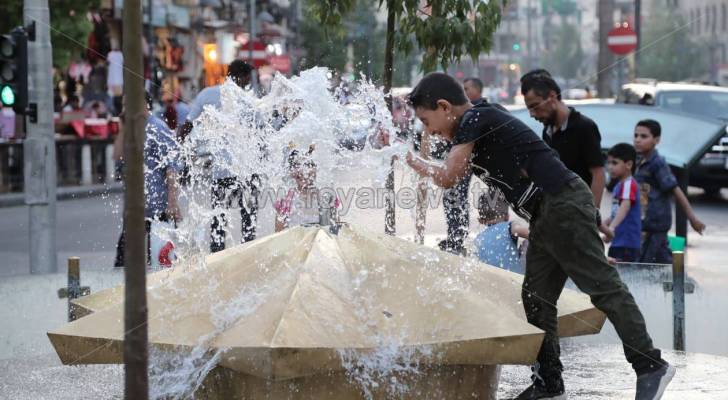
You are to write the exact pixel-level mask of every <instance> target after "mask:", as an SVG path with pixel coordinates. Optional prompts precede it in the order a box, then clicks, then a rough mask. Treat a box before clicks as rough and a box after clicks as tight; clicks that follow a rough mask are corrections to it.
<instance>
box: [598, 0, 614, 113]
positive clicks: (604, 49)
mask: <svg viewBox="0 0 728 400" xmlns="http://www.w3.org/2000/svg"><path fill="white" fill-rule="evenodd" d="M598 7H599V8H598V11H597V13H598V15H597V16H598V18H599V57H598V61H597V92H598V94H599V97H602V98H606V97H611V96H612V88H611V79H610V78H611V75H612V74H611V72H612V71H611V70H612V69H611V68H610V66H611V65H612V60H613V58H612V53H610V51H609V47H608V46H607V35H608V34H609V31H610V30H611V29H612V28H614V0H599V5H598Z"/></svg>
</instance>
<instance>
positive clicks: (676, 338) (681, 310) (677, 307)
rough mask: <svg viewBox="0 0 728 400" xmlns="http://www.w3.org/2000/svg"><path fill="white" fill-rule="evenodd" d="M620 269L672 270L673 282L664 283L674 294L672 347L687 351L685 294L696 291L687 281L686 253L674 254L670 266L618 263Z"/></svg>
mask: <svg viewBox="0 0 728 400" xmlns="http://www.w3.org/2000/svg"><path fill="white" fill-rule="evenodd" d="M618 265H619V266H620V267H627V268H630V267H636V268H670V267H672V280H671V281H668V282H663V284H662V287H663V290H664V291H665V292H672V336H673V339H672V346H673V349H674V350H679V351H685V294H686V293H687V294H691V293H693V292H694V291H695V285H694V284H693V283H691V282H686V280H685V252H683V251H674V252H673V253H672V266H671V265H670V264H646V263H618Z"/></svg>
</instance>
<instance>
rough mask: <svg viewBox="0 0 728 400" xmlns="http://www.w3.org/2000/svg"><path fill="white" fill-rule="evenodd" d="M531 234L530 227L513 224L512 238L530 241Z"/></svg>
mask: <svg viewBox="0 0 728 400" xmlns="http://www.w3.org/2000/svg"><path fill="white" fill-rule="evenodd" d="M529 233H530V232H529V229H528V226H526V225H521V224H518V223H515V222H511V235H512V236H516V237H520V238H524V239H528V234H529Z"/></svg>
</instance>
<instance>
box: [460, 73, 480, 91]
mask: <svg viewBox="0 0 728 400" xmlns="http://www.w3.org/2000/svg"><path fill="white" fill-rule="evenodd" d="M468 82H471V83H472V84H473V85H475V87H476V88H478V90H480V91H481V92H482V91H483V81H481V80H480V79H478V78H475V77H473V78H467V79H465V80H464V81H463V83H468Z"/></svg>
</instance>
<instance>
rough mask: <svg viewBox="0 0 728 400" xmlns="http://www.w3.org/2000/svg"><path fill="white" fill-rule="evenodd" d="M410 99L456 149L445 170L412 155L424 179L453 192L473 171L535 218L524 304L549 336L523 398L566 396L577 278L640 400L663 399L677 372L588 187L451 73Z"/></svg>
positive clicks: (421, 86) (430, 79) (422, 85)
mask: <svg viewBox="0 0 728 400" xmlns="http://www.w3.org/2000/svg"><path fill="white" fill-rule="evenodd" d="M409 100H410V103H411V104H412V106H413V108H414V109H415V113H416V114H417V117H418V118H419V119H420V120H421V121H422V124H423V125H424V127H425V130H426V131H427V133H429V134H434V135H440V136H441V137H443V138H444V139H445V140H448V141H451V142H452V144H453V147H452V149H451V150H450V153H449V154H448V157H447V160H446V161H445V165H444V166H437V165H433V164H431V163H428V162H427V161H425V160H422V159H420V158H417V157H415V156H414V155H412V154H411V153H410V154H408V155H407V163H408V164H409V165H410V167H412V169H414V170H415V172H417V173H418V174H419V175H421V176H424V177H430V178H432V180H433V181H434V182H435V184H437V185H438V186H441V187H445V188H448V187H452V186H454V185H456V184H457V183H458V181H459V180H460V179H462V177H463V176H465V175H467V174H468V173H469V172H470V171H472V172H473V173H474V174H477V175H478V176H479V177H480V178H481V179H482V180H483V181H484V182H487V183H488V184H492V185H494V186H495V187H497V188H498V189H499V190H500V191H501V192H502V193H503V194H504V196H505V198H506V200H507V201H508V203H509V204H510V206H511V207H512V208H513V210H514V211H515V212H516V213H518V214H519V215H521V216H522V217H524V218H525V219H527V220H530V223H531V226H530V228H531V229H530V234H529V237H530V239H529V240H530V244H529V247H528V254H527V256H526V275H525V277H524V279H523V292H522V299H523V306H524V309H525V312H526V318H527V319H528V322H530V323H531V324H533V325H534V326H536V327H538V328H541V329H543V330H544V339H543V342H542V344H541V349H540V351H539V354H538V358H537V360H538V362H537V363H536V365H534V376H533V383H532V385H531V386H529V387H528V388H526V390H524V391H523V393H521V394H520V395H519V396H518V399H521V400H528V399H563V398H565V391H564V381H563V379H562V376H561V374H562V371H563V365H562V364H561V361H560V352H561V350H560V346H559V337H558V334H557V328H558V320H557V307H556V303H557V301H558V299H559V297H560V295H561V292H562V290H563V288H564V284H565V283H566V280H567V278H571V279H572V280H573V281H574V283H576V285H577V286H578V287H579V289H581V290H582V291H583V292H585V293H586V294H588V295H589V296H590V298H591V301H592V303H593V304H594V305H595V306H596V307H597V308H598V309H599V310H601V311H603V312H604V313H605V314H606V315H607V318H608V319H609V321H610V322H612V324H613V325H614V327H615V329H616V331H617V333H618V334H619V337H620V338H621V339H622V341H623V344H624V352H625V356H626V358H627V360H628V361H629V362H630V363H631V364H632V368H634V370H635V372H636V374H637V390H636V392H637V393H636V396H635V397H636V399H637V400H656V399H660V398H661V397H662V394H663V393H664V391H665V388H666V387H667V385H668V384H669V382H670V380H671V379H672V377H673V375H674V374H675V368H674V367H673V366H671V365H670V364H669V363H667V362H666V361H665V360H663V359H662V358H661V353H660V350H659V349H656V348H655V347H654V346H653V344H652V339H651V338H650V335H649V334H648V333H647V327H646V326H645V321H644V318H643V316H642V312H641V311H640V309H639V307H638V306H637V304H636V303H635V301H634V298H633V297H632V294H631V293H630V292H629V290H628V289H627V287H626V286H625V285H624V283H623V282H622V280H621V278H620V277H619V274H618V273H617V270H616V269H615V268H614V267H612V266H611V265H609V263H608V262H607V258H606V256H605V254H604V246H603V244H602V242H601V239H600V238H599V233H598V232H597V227H596V224H595V223H594V221H595V220H596V207H595V206H594V200H593V196H592V193H591V191H590V190H589V187H587V185H586V183H584V182H583V181H582V180H581V179H580V178H579V177H578V176H577V175H576V174H575V173H573V172H571V171H569V170H568V169H567V168H566V166H564V164H563V163H562V162H561V160H560V159H559V157H558V155H557V154H556V153H555V152H554V151H553V150H552V149H551V148H549V147H548V146H547V145H546V143H544V142H543V140H541V138H539V137H538V136H537V135H536V134H535V133H534V132H533V131H532V130H531V129H529V128H528V127H527V126H526V125H525V124H523V123H522V122H520V121H519V120H518V119H517V118H515V117H514V116H513V115H511V114H510V113H508V112H507V111H502V110H499V109H497V108H495V107H493V106H492V105H490V104H478V105H475V106H474V105H473V104H471V103H470V102H469V101H468V99H467V98H466V97H465V93H464V92H463V89H462V87H461V86H460V84H459V83H458V82H457V81H456V80H455V79H454V78H452V77H451V76H449V75H446V74H443V73H438V72H435V73H431V74H429V75H427V76H425V77H424V78H422V80H421V81H420V82H419V83H418V84H417V86H416V87H415V88H414V89H413V91H412V93H411V94H410V96H409Z"/></svg>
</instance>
